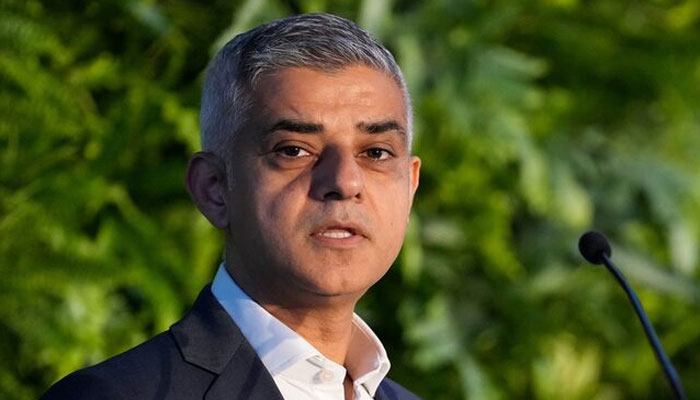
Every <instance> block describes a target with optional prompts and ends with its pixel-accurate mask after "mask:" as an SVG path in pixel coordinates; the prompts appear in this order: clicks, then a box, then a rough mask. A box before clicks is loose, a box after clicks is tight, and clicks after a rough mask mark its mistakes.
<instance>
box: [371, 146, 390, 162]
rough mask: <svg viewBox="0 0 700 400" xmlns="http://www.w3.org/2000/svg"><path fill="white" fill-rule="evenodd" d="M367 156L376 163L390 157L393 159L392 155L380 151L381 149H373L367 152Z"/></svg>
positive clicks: (382, 150)
mask: <svg viewBox="0 0 700 400" xmlns="http://www.w3.org/2000/svg"><path fill="white" fill-rule="evenodd" d="M365 155H366V156H367V157H368V158H370V159H372V160H375V161H382V160H386V159H388V158H389V157H391V153H390V152H389V151H387V150H384V149H380V148H377V147H375V148H372V149H369V150H365Z"/></svg>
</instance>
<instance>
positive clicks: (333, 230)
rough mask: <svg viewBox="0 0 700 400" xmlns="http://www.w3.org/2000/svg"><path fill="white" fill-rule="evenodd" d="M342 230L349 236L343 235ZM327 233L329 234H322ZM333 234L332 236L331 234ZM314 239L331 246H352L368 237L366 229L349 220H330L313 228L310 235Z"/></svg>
mask: <svg viewBox="0 0 700 400" xmlns="http://www.w3.org/2000/svg"><path fill="white" fill-rule="evenodd" d="M344 232H348V233H350V236H347V237H343V236H342V234H343V233H344ZM324 233H329V234H330V235H324ZM333 234H335V235H334V236H335V237H334V236H331V235H333ZM310 236H311V237H312V238H313V239H314V240H315V241H317V242H319V243H322V244H325V245H329V246H332V247H354V246H356V245H358V244H360V243H361V242H363V241H365V240H367V239H368V237H367V234H366V231H365V230H364V229H363V228H362V227H361V226H359V225H357V224H354V223H349V222H336V221H330V222H327V223H324V224H322V225H321V226H319V227H318V228H316V229H314V230H313V232H312V233H311V235H310Z"/></svg>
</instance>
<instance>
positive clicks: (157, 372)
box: [42, 332, 211, 400]
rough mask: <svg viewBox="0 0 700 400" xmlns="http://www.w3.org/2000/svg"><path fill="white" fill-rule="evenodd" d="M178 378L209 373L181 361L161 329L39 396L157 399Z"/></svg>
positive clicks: (193, 378) (202, 378) (47, 398)
mask: <svg viewBox="0 0 700 400" xmlns="http://www.w3.org/2000/svg"><path fill="white" fill-rule="evenodd" d="M182 377H187V379H186V380H187V381H189V382H196V381H200V382H202V383H205V382H206V383H208V382H209V381H210V380H211V374H209V373H207V372H206V371H203V370H201V369H198V368H195V367H193V366H191V365H189V364H188V363H186V362H184V360H183V359H182V356H181V354H180V352H179V349H178V347H177V345H176V344H175V341H174V340H173V337H172V334H171V333H170V332H163V333H161V334H159V335H157V336H155V337H154V338H152V339H150V340H148V341H146V342H144V343H142V344H140V345H138V346H136V347H134V348H132V349H130V350H128V351H126V352H124V353H121V354H119V355H117V356H115V357H112V358H110V359H108V360H106V361H104V362H102V363H100V364H97V365H94V366H92V367H88V368H85V369H82V370H80V371H77V372H74V373H72V374H70V375H68V376H66V377H65V378H63V379H61V380H60V381H58V382H57V383H56V384H55V385H53V386H52V387H51V388H50V389H49V391H48V392H46V394H44V396H43V397H42V399H45V400H59V399H94V398H100V399H110V400H111V399H134V398H158V397H159V396H158V395H159V394H160V395H162V394H164V393H165V392H170V391H171V390H172V389H173V381H176V380H178V379H180V380H182V379H181V378H182ZM195 386H196V385H195ZM153 396H156V397H153ZM162 397H163V396H160V398H162Z"/></svg>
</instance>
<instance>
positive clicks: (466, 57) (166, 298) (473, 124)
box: [0, 0, 700, 400]
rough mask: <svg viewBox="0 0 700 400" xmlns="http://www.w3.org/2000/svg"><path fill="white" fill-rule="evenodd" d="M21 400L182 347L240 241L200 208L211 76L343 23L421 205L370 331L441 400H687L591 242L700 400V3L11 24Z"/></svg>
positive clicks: (6, 195) (0, 152)
mask: <svg viewBox="0 0 700 400" xmlns="http://www.w3.org/2000/svg"><path fill="white" fill-rule="evenodd" d="M0 4H1V6H0V43H1V44H2V52H1V54H0V88H1V92H0V276H1V278H0V359H1V360H3V361H2V363H0V364H1V365H0V398H6V399H31V398H36V397H38V396H39V395H40V394H41V393H42V392H43V391H44V390H45V389H46V388H47V387H48V386H49V385H50V384H51V383H52V382H54V381H55V380H57V379H58V378H60V377H61V376H63V375H65V374H67V373H69V372H71V371H73V370H75V369H77V368H80V367H83V366H85V365H89V364H92V363H96V362H98V361H100V360H102V359H104V358H106V357H108V356H111V355H114V354H116V353H118V352H120V351H123V350H124V349H126V348H128V347H131V346H133V345H135V344H137V343H139V342H141V341H143V340H145V339H147V338H149V337H151V336H152V335H154V334H156V333H157V332H159V331H162V330H164V329H167V328H168V326H169V325H170V324H171V323H172V322H174V321H175V320H177V319H178V318H179V316H181V315H182V314H183V313H184V311H185V310H186V309H187V307H188V306H189V304H190V303H191V301H192V300H193V298H194V296H195V295H196V294H197V293H198V291H199V290H200V288H201V287H202V286H203V285H204V284H206V283H207V282H208V281H209V280H210V279H211V278H212V274H213V271H214V269H215V268H216V266H217V263H218V259H219V257H220V254H221V245H222V241H221V238H220V235H219V234H218V232H216V231H215V230H214V229H213V228H212V227H210V226H209V225H208V223H207V222H206V221H205V220H204V219H203V218H202V217H201V216H200V215H199V214H198V213H197V211H196V210H195V208H194V207H193V206H192V205H191V203H190V201H189V199H188V197H187V194H186V192H185V190H184V185H183V172H184V168H185V165H186V162H187V158H188V156H189V154H191V153H192V152H193V151H196V150H197V149H198V126H197V118H198V104H199V90H200V86H201V80H202V71H203V69H204V68H205V66H206V63H207V61H208V59H209V58H210V57H211V55H212V54H213V53H214V52H215V50H216V49H217V48H218V47H219V46H220V45H222V44H223V43H224V42H225V41H226V40H228V39H229V38H231V37H232V36H233V35H234V34H236V33H239V32H242V31H244V30H247V29H249V28H251V27H253V26H255V25H257V24H258V23H261V22H265V21H269V20H271V19H275V18H278V17H282V16H285V15H289V14H292V13H298V12H312V11H327V12H333V13H337V14H340V15H343V16H345V17H348V18H351V19H354V20H356V21H358V22H359V23H360V24H361V25H362V26H364V27H366V28H368V29H370V30H371V31H372V32H374V33H375V34H376V35H377V36H378V37H380V38H381V39H382V40H383V41H384V42H385V43H386V44H387V45H388V46H389V47H390V48H391V49H392V51H393V52H394V53H395V54H396V56H397V58H398V60H399V62H400V64H401V65H402V67H403V69H404V72H405V74H406V77H407V80H408V84H409V87H410V90H411V92H412V95H413V99H414V103H415V113H416V136H417V137H416V143H415V152H416V153H417V154H418V155H420V156H421V157H422V158H423V173H422V177H421V187H420V189H419V192H418V197H417V200H416V204H415V209H414V215H413V216H412V222H411V226H410V231H409V234H408V237H407V240H406V244H405V246H404V250H403V252H402V255H401V256H400V259H399V260H398V261H397V264H396V265H395V266H394V268H393V269H392V271H391V272H390V273H389V274H388V276H387V277H386V278H385V279H384V280H383V281H382V282H381V283H380V284H378V285H377V286H376V287H375V288H374V289H373V290H372V291H370V293H369V294H368V295H367V296H366V298H365V299H364V300H363V302H362V303H361V306H360V310H359V311H360V312H361V314H362V315H363V316H365V317H366V319H368V320H369V322H370V324H371V325H372V326H374V327H375V328H376V330H377V331H378V333H379V335H380V336H381V337H382V338H383V339H384V341H385V343H386V346H387V348H388V350H389V353H390V356H391V358H392V360H393V368H392V372H391V374H390V375H391V376H392V377H394V378H395V379H397V380H399V381H400V382H403V383H404V384H405V385H406V386H407V387H409V388H410V389H412V390H414V391H415V392H416V393H418V394H420V395H422V396H423V397H425V398H426V399H457V398H467V399H475V400H480V399H508V398H531V399H542V400H545V399H597V400H613V399H658V398H669V395H668V394H667V387H666V385H665V383H664V381H663V377H662V375H661V373H660V372H659V369H658V367H657V365H656V363H655V360H654V358H653V355H652V353H651V351H650V350H649V349H648V348H647V345H646V342H645V338H644V336H643V334H642V332H641V330H640V328H639V326H638V323H637V321H636V320H635V319H634V316H633V315H632V312H631V309H630V306H629V305H628V303H627V300H626V298H625V297H624V295H623V294H622V292H621V291H620V290H619V288H618V287H617V286H616V284H615V283H614V282H613V279H612V278H611V277H609V276H607V272H606V271H604V270H603V269H601V268H596V267H591V266H586V265H584V263H583V262H582V260H581V259H580V258H579V256H578V255H577V251H576V242H577V238H578V236H579V235H580V233H581V232H582V231H584V230H587V229H589V228H591V227H595V228H597V229H599V230H602V231H604V232H605V233H606V234H608V235H609V237H610V238H611V239H612V241H613V245H614V248H615V254H614V256H615V259H616V260H618V263H619V264H620V266H622V267H623V268H624V271H625V273H626V274H627V275H628V277H629V278H630V279H631V280H632V282H633V285H634V286H635V287H636V288H637V289H638V290H639V292H640V297H641V299H642V301H643V302H644V304H645V305H646V307H647V311H648V312H649V314H650V317H651V319H652V320H653V321H654V323H655V324H656V327H657V330H658V332H659V334H660V336H661V339H662V341H663V342H664V343H665V345H666V347H667V350H668V352H669V355H670V357H671V358H672V359H673V360H674V362H675V363H676V366H677V368H678V370H679V373H680V375H681V377H682V378H683V379H684V381H685V385H686V390H687V392H688V395H689V398H700V380H698V379H697V377H698V371H699V370H700V318H699V317H698V311H699V310H700V305H699V303H700V272H699V271H698V269H699V268H698V267H699V266H700V261H699V257H700V245H699V242H700V155H699V153H700V112H699V111H698V104H700V3H699V2H697V1H691V0H685V1H683V0H649V1H633V0H618V1H605V0H593V1H586V2H583V1H577V0H536V1H529V2H520V1H485V0H482V1H476V0H474V1H467V0H463V1H460V0H430V1H420V0H394V1H390V0H366V1H359V2H358V1H350V0H341V1H324V0H297V1H292V0H288V1H281V0H247V1H211V2H208V3H207V4H205V3H204V2H198V1H193V0H177V1H176V0H173V1H155V0H126V1H123V0H105V1H37V0H2V1H0Z"/></svg>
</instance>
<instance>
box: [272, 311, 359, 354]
mask: <svg viewBox="0 0 700 400" xmlns="http://www.w3.org/2000/svg"><path fill="white" fill-rule="evenodd" d="M260 305H261V306H262V307H263V308H264V309H265V310H267V311H268V312H269V313H270V314H272V315H274V316H275V318H277V319H279V320H280V321H282V323H284V324H285V325H287V326H288V327H290V328H291V329H293V330H294V331H295V332H296V333H297V334H299V336H301V337H303V338H304V339H305V340H306V341H307V342H309V343H311V345H312V346H314V347H315V348H316V349H317V350H318V351H320V352H321V354H323V355H324V356H325V357H327V358H328V359H330V360H333V361H334V362H336V363H338V364H340V365H344V364H345V357H346V356H347V352H348V346H349V344H350V338H351V336H352V318H353V308H352V307H350V308H345V309H337V308H336V309H329V308H315V307H314V308H290V307H285V306H281V305H279V304H264V303H263V304H260Z"/></svg>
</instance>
